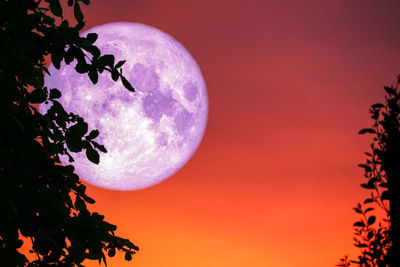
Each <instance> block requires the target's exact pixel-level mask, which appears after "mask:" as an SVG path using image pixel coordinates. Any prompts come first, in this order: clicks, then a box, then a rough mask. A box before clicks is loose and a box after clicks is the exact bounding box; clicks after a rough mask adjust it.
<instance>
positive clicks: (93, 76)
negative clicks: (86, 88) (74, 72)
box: [89, 70, 99, 84]
mask: <svg viewBox="0 0 400 267" xmlns="http://www.w3.org/2000/svg"><path fill="white" fill-rule="evenodd" d="M89 78H90V80H91V81H92V83H93V84H96V83H97V81H98V80H99V74H98V73H97V71H95V70H90V71H89Z"/></svg>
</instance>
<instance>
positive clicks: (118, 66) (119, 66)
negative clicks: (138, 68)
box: [115, 60, 126, 69]
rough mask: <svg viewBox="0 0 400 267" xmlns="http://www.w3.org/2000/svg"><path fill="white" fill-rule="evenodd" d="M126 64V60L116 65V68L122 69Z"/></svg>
mask: <svg viewBox="0 0 400 267" xmlns="http://www.w3.org/2000/svg"><path fill="white" fill-rule="evenodd" d="M125 62H126V60H121V61H119V62H118V63H117V64H116V65H115V68H116V69H118V68H121V67H122V65H124V64H125Z"/></svg>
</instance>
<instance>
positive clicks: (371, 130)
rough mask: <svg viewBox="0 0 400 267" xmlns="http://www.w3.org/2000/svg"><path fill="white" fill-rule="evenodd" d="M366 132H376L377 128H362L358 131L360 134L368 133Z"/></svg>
mask: <svg viewBox="0 0 400 267" xmlns="http://www.w3.org/2000/svg"><path fill="white" fill-rule="evenodd" d="M366 133H375V130H374V129H371V128H366V129H362V130H360V131H359V132H358V134H366Z"/></svg>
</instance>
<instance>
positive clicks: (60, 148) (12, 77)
mask: <svg viewBox="0 0 400 267" xmlns="http://www.w3.org/2000/svg"><path fill="white" fill-rule="evenodd" d="M88 4H89V0H68V1H67V5H68V6H70V7H72V8H73V10H74V17H75V19H76V24H75V25H74V26H70V23H69V22H68V21H67V20H66V19H64V18H63V9H62V7H61V4H60V2H59V0H44V1H42V0H3V1H0V81H1V90H0V103H1V105H0V115H1V116H0V128H1V129H0V148H1V149H0V212H1V215H0V259H1V265H2V266H26V265H28V266H50V265H56V266H81V263H82V261H83V260H85V259H92V260H98V261H99V262H101V261H103V262H104V263H106V256H105V255H106V254H108V256H110V257H112V256H114V255H115V252H116V250H119V251H122V252H123V253H125V259H126V260H130V259H132V255H133V254H134V253H135V252H136V251H137V250H138V247H137V246H135V245H134V244H133V243H131V242H130V241H129V240H127V239H124V238H121V237H118V236H115V234H114V231H115V230H116V226H115V225H112V224H110V223H108V222H106V221H105V220H104V216H102V215H100V214H98V213H96V212H94V213H92V212H90V211H89V210H88V209H87V204H93V203H94V202H95V201H94V200H93V199H92V198H90V197H89V196H88V195H87V194H86V192H85V190H86V187H85V186H84V185H83V184H81V182H80V180H79V177H78V176H77V175H76V174H75V173H74V168H73V167H72V166H71V165H69V166H62V165H61V164H60V159H59V156H60V155H66V156H68V157H69V160H70V162H72V161H73V157H72V155H71V152H80V151H85V152H86V156H87V158H88V160H90V161H91V162H93V163H96V164H98V163H99V161H100V154H99V152H102V153H106V152H107V150H106V148H105V147H104V146H103V145H102V144H99V143H98V142H96V141H95V139H96V137H97V136H98V135H99V131H97V130H92V131H90V132H89V131H88V125H87V123H86V122H85V121H84V119H83V118H81V117H80V116H78V115H76V114H73V113H68V112H66V111H65V110H64V108H63V106H62V104H61V103H60V102H58V101H57V100H58V99H59V98H60V97H62V96H61V92H60V91H59V90H58V89H57V88H47V87H45V86H44V75H45V73H47V74H49V73H48V70H47V67H46V61H45V59H46V57H47V56H50V57H51V60H52V63H53V65H54V66H55V67H56V68H57V69H59V68H60V65H61V64H62V62H65V64H72V63H76V65H75V69H76V71H77V72H79V73H82V74H83V75H88V76H89V78H90V79H91V81H92V82H93V84H96V83H97V80H98V74H99V73H101V72H103V71H107V72H109V73H110V78H111V79H113V80H114V81H117V80H119V79H121V81H122V83H123V84H124V86H125V87H126V88H127V89H128V90H130V91H134V88H133V87H132V86H131V84H130V83H129V82H128V81H127V79H126V78H125V77H124V76H123V75H122V68H121V67H122V65H123V64H124V61H120V62H117V63H116V64H115V62H114V61H115V60H114V56H113V55H102V54H101V53H100V50H99V49H98V48H97V47H96V45H95V44H94V43H95V41H96V39H97V34H95V33H92V34H88V35H87V36H85V37H81V36H79V31H80V30H81V29H82V28H83V27H84V25H85V21H84V16H83V13H82V11H81V5H88ZM49 75H50V74H49ZM40 103H50V104H51V108H50V109H49V110H48V111H47V113H46V114H41V113H39V112H38V110H37V104H40ZM26 240H31V242H32V248H31V253H33V254H34V255H35V258H36V260H34V261H31V262H28V260H27V258H26V257H25V255H23V254H21V253H20V252H19V248H21V247H22V245H23V242H24V241H26ZM105 253H106V254H105Z"/></svg>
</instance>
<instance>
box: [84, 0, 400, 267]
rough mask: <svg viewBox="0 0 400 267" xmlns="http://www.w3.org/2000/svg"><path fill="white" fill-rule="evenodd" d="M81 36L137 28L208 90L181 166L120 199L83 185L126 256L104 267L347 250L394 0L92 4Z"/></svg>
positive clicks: (384, 81) (316, 259) (384, 78)
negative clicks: (168, 42)
mask: <svg viewBox="0 0 400 267" xmlns="http://www.w3.org/2000/svg"><path fill="white" fill-rule="evenodd" d="M92 2H93V3H92V4H91V5H90V6H89V7H86V8H84V12H85V15H86V20H87V27H86V28H85V29H89V28H91V27H93V26H95V25H99V24H104V23H108V22H115V21H130V22H142V23H145V24H149V25H151V26H154V27H157V28H159V29H161V30H163V31H165V32H167V33H168V34H170V35H172V36H173V37H174V38H176V39H177V40H178V41H180V42H181V43H182V44H183V45H184V46H185V47H186V48H187V49H188V50H189V51H190V52H191V54H192V55H193V57H194V58H195V59H196V60H197V62H198V64H199V66H200V68H201V70H202V72H203V75H204V78H205V80H206V83H207V86H208V93H209V101H210V112H209V122H208V126H207V130H206V133H205V136H204V139H203V141H202V143H201V144H200V146H199V149H198V151H197V152H196V153H195V155H194V156H193V158H192V159H191V160H190V161H189V162H188V164H187V165H186V166H185V167H184V168H183V169H181V170H180V171H179V172H178V173H177V174H175V175H174V176H172V177H171V178H170V179H168V180H167V181H165V182H163V183H161V184H159V185H156V186H154V187H151V188H148V189H144V190H140V191H131V192H116V191H108V190H103V189H100V188H96V187H93V186H90V185H88V193H89V195H91V196H92V197H94V198H95V199H96V200H97V203H96V204H95V205H93V206H92V208H91V210H92V211H99V212H101V213H102V214H104V215H105V216H106V220H108V221H109V222H111V223H114V224H117V225H118V230H117V234H118V235H121V236H124V237H128V238H130V239H131V241H133V242H134V243H135V244H137V245H139V246H140V252H139V253H138V254H137V255H136V256H135V257H134V260H133V261H132V262H125V261H124V260H123V255H122V254H120V255H117V256H116V257H114V258H112V259H110V258H109V259H108V263H109V266H112V267H113V266H141V267H144V266H145V267H147V266H151V267H170V266H171V267H178V266H184V267H188V266H189V267H204V266H212V267H214V266H215V267H219V266H223V267H225V266H226V267H231V266H238V267H243V266H249V267H258V266H260V267H261V266H263V267H264V266H272V267H274V266H278V267H280V266H282V267H285V266H288V267H292V266H305V267H313V266H316V267H321V266H333V265H335V264H337V263H338V260H339V259H340V258H341V257H342V256H343V255H344V254H350V255H353V256H356V255H357V252H358V251H357V250H356V249H354V248H353V241H352V237H353V228H352V224H353V222H354V221H355V219H356V218H357V216H356V215H355V214H354V211H353V210H352V207H353V206H354V205H355V204H356V203H357V202H358V201H362V200H363V198H364V197H365V196H367V192H366V191H365V192H364V191H362V189H361V188H360V186H359V184H360V183H361V182H362V181H363V179H364V178H363V176H362V170H361V169H359V168H358V167H357V164H358V163H361V162H363V161H364V156H363V152H364V151H366V150H367V149H368V144H369V142H370V140H369V138H368V137H366V136H365V137H364V136H358V135H357V132H358V130H360V129H361V128H363V127H366V126H368V125H369V124H370V121H369V114H368V107H369V106H370V105H371V104H373V103H375V102H377V101H381V100H382V98H383V95H384V94H383V90H382V86H383V85H390V84H391V83H394V82H395V77H396V75H397V74H398V73H400V53H399V47H400V35H399V29H400V16H399V10H400V1H398V0H392V1H376V0H359V1H349V0H343V1H338V0H335V1H333V0H332V1H320V0H314V1H308V0H303V1H297V0H287V1H283V0H282V1H265V0H264V1H261V0H259V1H255V0H246V1H232V0H219V1H210V0H202V1H181V0H172V1H165V0H159V1H153V0H146V1H144V0H132V1H127V0H126V1H123V0H119V1H106V0H97V1H92ZM88 266H97V263H96V262H88Z"/></svg>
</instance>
